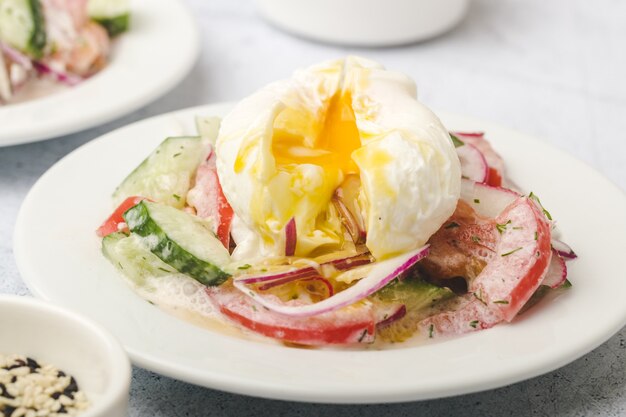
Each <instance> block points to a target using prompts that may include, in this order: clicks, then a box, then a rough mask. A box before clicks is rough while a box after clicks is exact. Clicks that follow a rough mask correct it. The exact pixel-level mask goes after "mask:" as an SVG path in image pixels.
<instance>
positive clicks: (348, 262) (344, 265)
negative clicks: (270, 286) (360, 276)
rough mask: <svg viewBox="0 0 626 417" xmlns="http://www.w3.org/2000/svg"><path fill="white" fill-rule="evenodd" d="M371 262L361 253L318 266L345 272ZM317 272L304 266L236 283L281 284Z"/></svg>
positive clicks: (244, 278)
mask: <svg viewBox="0 0 626 417" xmlns="http://www.w3.org/2000/svg"><path fill="white" fill-rule="evenodd" d="M371 262H372V258H371V256H370V255H369V254H366V253H363V254H360V255H355V256H351V257H349V258H343V259H335V260H332V261H328V262H324V263H322V264H320V268H321V267H323V266H325V265H329V266H333V267H334V268H336V269H338V270H340V271H345V270H348V269H352V268H356V267H357V266H361V265H366V264H369V263H371ZM318 275H319V272H318V270H317V269H316V268H313V267H312V266H306V267H304V268H296V269H291V270H289V271H284V272H279V273H273V274H265V275H254V276H243V277H240V278H239V279H238V281H240V282H242V283H244V284H258V283H261V282H269V281H281V282H280V283H281V284H284V283H287V282H290V281H294V280H297V279H302V278H307V277H314V276H318Z"/></svg>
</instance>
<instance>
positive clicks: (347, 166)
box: [272, 92, 361, 176]
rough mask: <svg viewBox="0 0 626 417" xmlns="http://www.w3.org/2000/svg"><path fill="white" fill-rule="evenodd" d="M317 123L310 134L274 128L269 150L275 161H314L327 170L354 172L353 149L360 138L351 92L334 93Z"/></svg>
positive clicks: (285, 162) (356, 146)
mask: <svg viewBox="0 0 626 417" xmlns="http://www.w3.org/2000/svg"><path fill="white" fill-rule="evenodd" d="M316 124H318V128H317V129H316V130H317V135H316V136H314V137H313V138H307V137H306V135H300V134H297V133H292V132H287V131H285V130H279V129H276V130H275V131H274V135H273V137H272V154H273V155H274V158H275V160H276V165H277V166H278V167H281V166H286V165H290V164H314V165H319V166H321V167H323V168H324V170H325V171H326V172H338V171H341V173H342V174H343V175H344V176H345V175H349V174H357V173H358V172H359V168H358V166H357V165H356V164H355V163H354V161H353V160H352V152H353V151H354V150H355V149H358V148H359V147H360V146H361V140H360V137H359V130H358V128H357V125H356V118H355V116H354V110H352V97H351V95H350V93H349V92H346V93H343V94H342V93H341V92H337V93H335V95H334V96H333V97H332V98H331V100H330V103H329V105H328V109H327V110H326V114H325V116H324V118H323V120H320V121H317V123H316ZM303 130H306V129H303ZM311 139H312V140H311Z"/></svg>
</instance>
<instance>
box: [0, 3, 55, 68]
mask: <svg viewBox="0 0 626 417" xmlns="http://www.w3.org/2000/svg"><path fill="white" fill-rule="evenodd" d="M0 40H1V41H3V42H6V43H7V44H9V45H10V46H12V47H14V48H16V49H18V50H20V51H22V52H24V53H26V54H28V55H30V56H32V57H34V58H41V56H42V55H43V50H44V48H45V46H46V29H45V22H44V17H43V11H42V7H41V2H40V1H39V0H1V1H0Z"/></svg>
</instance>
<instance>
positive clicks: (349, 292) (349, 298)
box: [233, 245, 428, 317]
mask: <svg viewBox="0 0 626 417" xmlns="http://www.w3.org/2000/svg"><path fill="white" fill-rule="evenodd" d="M426 255H428V245H426V246H423V247H421V248H419V249H416V250H414V251H411V252H408V253H406V254H403V255H400V256H396V257H395V258H391V259H388V260H386V261H381V262H378V263H377V265H376V266H374V268H372V271H371V272H370V274H369V275H368V276H367V277H365V278H363V279H361V280H360V281H359V282H357V283H356V284H355V285H353V286H352V287H350V288H348V289H346V290H344V291H341V292H339V293H337V294H335V295H333V296H332V297H329V298H327V299H325V300H322V301H319V302H317V303H314V304H307V305H290V304H287V303H276V302H275V301H270V300H268V299H266V298H264V297H263V296H261V295H260V294H259V293H256V292H254V291H252V290H251V289H250V288H248V287H247V286H246V284H245V283H244V282H242V281H241V280H237V279H235V280H234V281H233V284H234V286H235V288H237V289H238V290H240V291H241V292H243V293H244V294H246V295H248V296H250V297H252V298H253V299H254V300H256V301H257V302H258V303H259V304H261V305H263V306H264V307H267V308H268V309H269V310H272V311H275V312H277V313H281V314H284V315H286V316H290V317H310V316H315V315H318V314H323V313H327V312H329V311H334V310H337V309H340V308H342V307H345V306H349V305H351V304H354V303H356V302H357V301H359V300H362V299H364V298H365V297H367V296H369V295H371V294H373V293H375V292H376V291H378V290H379V289H381V288H383V287H384V286H385V285H387V284H388V283H389V282H390V281H391V280H393V279H394V278H396V277H397V276H398V275H400V274H402V273H403V272H405V271H407V270H408V269H409V268H411V267H412V266H413V265H415V264H416V263H417V262H418V261H419V260H421V259H422V258H424V257H425V256H426Z"/></svg>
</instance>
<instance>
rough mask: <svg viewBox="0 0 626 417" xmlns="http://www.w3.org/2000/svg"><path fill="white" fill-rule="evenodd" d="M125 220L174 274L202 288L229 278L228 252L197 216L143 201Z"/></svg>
mask: <svg viewBox="0 0 626 417" xmlns="http://www.w3.org/2000/svg"><path fill="white" fill-rule="evenodd" d="M124 220H125V221H126V223H127V224H128V227H129V229H130V231H131V232H132V233H134V234H137V235H139V236H141V237H143V238H144V240H143V241H144V242H145V244H146V246H147V247H148V249H149V250H150V251H151V252H152V253H154V254H155V255H156V256H158V257H159V258H160V259H161V260H162V261H163V262H165V263H166V264H168V265H170V266H171V267H172V268H174V269H176V270H177V271H179V272H181V273H183V274H186V275H189V276H190V277H192V278H194V279H196V280H197V281H198V282H200V283H201V284H204V285H220V284H221V283H223V282H224V281H225V280H226V279H228V277H229V274H228V273H226V272H225V271H224V269H225V268H226V267H227V266H228V265H229V264H230V255H229V253H228V250H227V249H226V248H225V247H224V246H223V245H222V243H221V242H220V241H219V240H218V239H217V238H216V237H215V236H214V235H213V233H212V232H211V230H210V225H207V224H206V223H205V222H203V221H201V220H200V219H198V218H197V217H195V216H193V215H191V214H188V213H186V212H184V211H181V210H177V209H175V208H172V207H169V206H166V205H164V204H158V203H151V202H148V201H145V200H144V201H141V202H140V203H139V204H137V205H136V206H134V207H132V208H131V209H130V210H128V211H127V212H126V213H124Z"/></svg>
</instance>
